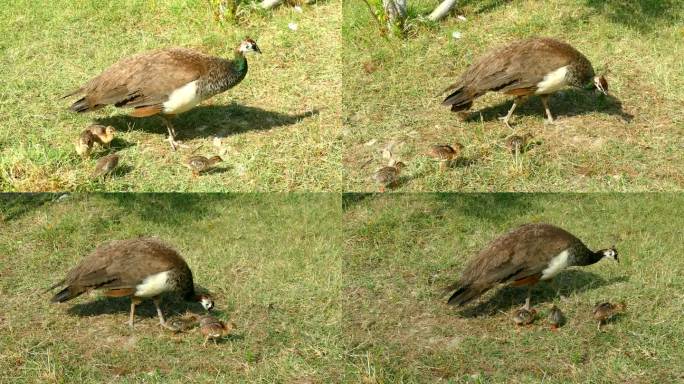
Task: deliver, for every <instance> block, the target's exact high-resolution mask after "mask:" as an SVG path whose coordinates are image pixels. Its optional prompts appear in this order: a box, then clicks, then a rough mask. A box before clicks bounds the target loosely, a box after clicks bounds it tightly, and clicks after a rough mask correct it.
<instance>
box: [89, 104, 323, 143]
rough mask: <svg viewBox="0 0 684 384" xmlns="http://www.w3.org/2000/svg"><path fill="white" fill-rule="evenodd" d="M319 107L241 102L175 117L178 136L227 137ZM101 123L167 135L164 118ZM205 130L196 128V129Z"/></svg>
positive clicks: (121, 117) (116, 119)
mask: <svg viewBox="0 0 684 384" xmlns="http://www.w3.org/2000/svg"><path fill="white" fill-rule="evenodd" d="M319 113H320V112H319V111H318V110H312V111H308V112H304V113H299V114H292V115H289V114H284V113H280V112H273V111H266V110H264V109H261V108H257V107H249V106H245V105H239V104H230V105H225V106H224V105H208V106H199V107H196V108H194V109H192V110H191V111H188V112H187V113H184V114H182V115H180V116H179V117H178V118H175V119H173V120H172V124H173V125H174V128H175V129H176V133H177V136H178V138H179V139H181V140H183V139H184V140H187V139H194V138H198V137H209V136H219V137H226V136H230V135H234V134H238V133H243V132H248V131H263V130H269V129H272V128H277V127H283V126H287V125H292V124H295V123H297V122H299V121H300V120H302V119H306V118H309V117H312V116H316V115H318V114H319ZM95 121H96V122H97V123H98V124H103V125H112V126H114V127H115V128H116V129H118V130H129V129H135V130H140V131H145V132H150V133H160V134H166V132H167V130H166V125H165V124H164V123H163V121H162V120H161V118H159V117H152V118H142V119H141V118H136V117H132V116H128V115H116V116H113V117H104V118H98V119H95ZM200 127H201V128H202V129H197V128H200Z"/></svg>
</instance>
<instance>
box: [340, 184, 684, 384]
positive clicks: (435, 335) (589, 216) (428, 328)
mask: <svg viewBox="0 0 684 384" xmlns="http://www.w3.org/2000/svg"><path fill="white" fill-rule="evenodd" d="M343 201H344V207H345V211H344V222H345V224H344V225H345V230H344V237H345V241H346V242H345V249H344V255H345V256H344V271H345V274H344V280H345V283H344V294H343V295H342V298H343V309H342V312H343V324H344V327H345V329H346V332H345V334H346V340H347V343H348V350H347V359H348V360H347V361H348V364H349V365H348V367H347V368H346V369H347V370H350V371H353V372H355V375H356V378H357V381H362V380H363V382H366V383H400V382H401V383H428V382H454V383H455V382H480V383H539V382H545V383H569V382H582V383H653V382H663V383H665V382H668V383H672V382H681V381H682V380H683V379H684V364H683V362H684V351H683V350H682V348H681V345H680V344H681V343H680V340H682V338H684V318H683V317H682V306H684V294H683V292H684V278H683V277H682V276H683V274H684V261H683V260H682V258H681V249H683V248H684V240H683V239H682V236H681V228H682V225H683V224H684V220H683V219H682V218H683V217H684V196H681V195H676V194H594V195H580V194H546V195H545V194H535V195H525V194H488V195H480V194H472V195H471V194H452V195H441V194H395V195H394V196H392V197H391V198H390V197H389V196H382V195H346V196H345V198H344V200H343ZM540 221H543V222H549V223H553V224H556V225H559V226H561V227H563V228H566V229H568V230H569V231H571V232H572V233H574V234H575V235H577V236H578V237H580V238H581V239H583V241H584V242H585V243H586V244H587V245H588V246H589V247H590V248H595V249H597V248H604V247H608V246H610V245H612V244H615V245H616V246H617V249H618V251H619V254H620V263H619V264H616V263H613V262H609V261H605V260H604V261H601V262H599V263H597V264H594V265H592V266H589V267H584V268H573V269H571V270H568V271H565V272H563V273H561V274H560V275H559V276H558V277H557V278H556V284H557V286H558V287H560V289H561V295H562V296H561V297H557V296H556V295H555V291H554V289H552V287H551V286H550V285H549V284H548V283H540V284H539V285H537V287H536V288H535V289H534V290H533V292H532V305H533V306H534V307H536V309H537V310H538V311H539V318H538V319H537V321H536V322H535V323H534V324H533V325H531V326H528V327H525V328H522V329H519V330H516V329H515V326H514V324H513V322H512V321H511V319H510V316H511V313H512V312H513V311H514V309H515V308H517V307H519V306H520V305H522V304H523V302H524V299H525V296H526V291H527V290H526V288H499V289H494V290H493V291H490V292H489V293H487V294H486V295H485V296H484V297H483V298H481V299H480V301H477V302H475V303H473V304H472V305H471V306H469V307H466V308H465V309H463V310H459V309H455V308H453V307H450V306H448V305H446V300H447V299H448V297H449V294H450V293H451V292H448V291H446V290H445V288H446V287H447V286H448V285H449V284H452V283H454V282H455V281H456V280H457V279H458V277H459V276H460V273H461V271H462V269H463V267H464V265H465V263H466V262H467V261H468V260H469V259H470V258H471V257H472V256H473V255H474V254H475V253H476V252H477V251H478V250H480V249H481V248H482V247H483V246H485V245H486V244H487V243H488V242H489V241H491V240H492V239H493V238H495V237H496V236H498V235H500V234H502V233H504V232H506V231H507V230H509V229H511V228H513V227H515V226H518V225H520V224H523V223H527V222H540ZM603 300H609V301H612V302H619V301H621V300H624V301H625V302H626V303H627V306H628V307H627V312H626V313H625V314H624V315H621V316H619V317H618V318H616V319H614V321H611V322H610V323H608V324H607V325H606V326H605V328H604V332H601V333H599V332H598V331H597V328H596V323H595V322H594V321H593V319H592V318H591V311H592V308H593V306H594V304H595V303H596V302H598V301H603ZM552 303H555V304H556V305H558V306H559V308H561V310H562V311H563V312H564V313H565V315H566V316H567V319H568V321H567V324H566V325H565V326H564V327H562V328H561V329H560V330H559V331H558V332H552V331H550V330H549V328H548V325H547V324H546V320H545V317H546V314H547V313H548V310H549V307H550V306H551V304H552Z"/></svg>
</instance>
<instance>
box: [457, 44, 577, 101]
mask: <svg viewBox="0 0 684 384" xmlns="http://www.w3.org/2000/svg"><path fill="white" fill-rule="evenodd" d="M575 61H578V62H581V63H584V64H587V63H588V60H587V59H586V57H584V56H583V55H582V54H581V53H580V52H579V51H577V50H576V49H574V48H573V47H572V46H570V45H569V44H566V43H564V42H561V41H558V40H555V39H551V38H532V39H526V40H520V41H515V42H512V43H510V44H507V45H505V46H500V47H497V48H494V49H492V50H491V51H489V52H487V53H485V54H484V55H482V56H481V57H479V58H478V59H477V60H476V61H475V62H474V63H473V64H472V65H471V66H470V67H469V68H468V69H467V70H466V71H465V72H464V73H463V74H462V75H461V78H460V79H459V81H458V82H456V83H455V84H453V85H452V86H450V87H449V89H456V88H458V89H459V91H457V92H455V93H454V94H453V95H450V96H449V97H448V98H447V99H446V100H445V101H444V104H445V105H451V104H456V105H458V104H461V103H463V102H465V101H467V100H471V99H474V98H477V97H479V96H482V95H484V94H485V93H487V92H489V91H501V92H511V91H513V90H517V89H521V88H524V89H526V90H528V92H529V91H531V92H534V89H536V85H537V84H538V83H539V82H540V81H542V80H543V79H544V76H545V75H547V74H548V73H550V72H552V71H554V70H556V69H558V68H560V67H563V66H566V65H568V64H570V63H572V62H575ZM585 62H586V63H585ZM589 65H590V64H589Z"/></svg>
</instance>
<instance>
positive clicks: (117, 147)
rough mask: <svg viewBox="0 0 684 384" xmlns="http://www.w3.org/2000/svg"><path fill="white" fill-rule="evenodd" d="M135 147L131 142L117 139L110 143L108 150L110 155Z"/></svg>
mask: <svg viewBox="0 0 684 384" xmlns="http://www.w3.org/2000/svg"><path fill="white" fill-rule="evenodd" d="M133 146H135V144H133V143H131V142H130V141H126V140H124V139H122V138H120V137H115V138H114V139H113V140H112V142H111V143H109V147H108V148H106V149H108V153H107V154H110V153H114V152H119V151H121V150H124V149H126V148H130V147H133Z"/></svg>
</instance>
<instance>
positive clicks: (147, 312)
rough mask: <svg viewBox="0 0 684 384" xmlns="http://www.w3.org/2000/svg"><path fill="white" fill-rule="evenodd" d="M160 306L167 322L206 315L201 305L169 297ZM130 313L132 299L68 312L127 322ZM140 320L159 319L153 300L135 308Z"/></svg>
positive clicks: (97, 302) (104, 300) (107, 299)
mask: <svg viewBox="0 0 684 384" xmlns="http://www.w3.org/2000/svg"><path fill="white" fill-rule="evenodd" d="M159 306H160V308H161V309H162V313H163V314H164V318H165V319H167V320H168V319H170V318H171V317H174V316H180V315H184V314H185V313H187V312H193V313H198V314H204V313H206V311H205V310H204V309H203V308H202V306H201V305H200V304H199V303H191V302H186V301H182V300H176V299H172V298H169V297H165V298H163V299H162V302H161V303H160V304H159ZM130 311H131V299H130V298H128V297H101V298H98V299H95V300H90V301H88V302H85V303H78V304H74V305H73V306H72V307H71V308H69V309H68V310H67V312H68V313H69V314H70V315H76V316H79V317H92V316H100V315H113V314H125V315H126V319H125V320H128V314H129V313H130ZM211 314H212V315H214V316H219V317H220V316H222V315H223V312H222V311H220V310H212V311H211ZM140 318H157V309H156V308H155V307H154V304H153V303H152V301H151V300H146V301H144V302H142V303H141V304H138V305H136V306H135V320H137V319H140Z"/></svg>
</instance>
